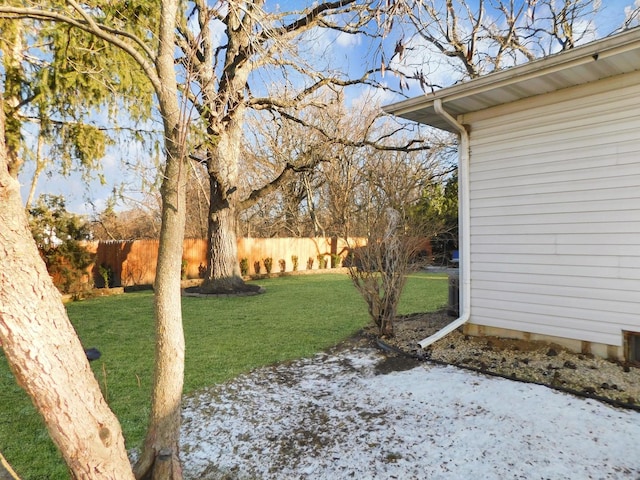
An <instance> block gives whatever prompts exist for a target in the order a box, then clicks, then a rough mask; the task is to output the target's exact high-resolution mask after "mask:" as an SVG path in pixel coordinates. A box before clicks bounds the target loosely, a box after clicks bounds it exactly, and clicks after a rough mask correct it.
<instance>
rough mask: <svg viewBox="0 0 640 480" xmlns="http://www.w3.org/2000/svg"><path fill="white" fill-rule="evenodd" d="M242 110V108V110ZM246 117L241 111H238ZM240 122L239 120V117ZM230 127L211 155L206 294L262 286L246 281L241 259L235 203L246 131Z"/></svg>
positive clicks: (243, 290) (246, 289)
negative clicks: (241, 269) (242, 143)
mask: <svg viewBox="0 0 640 480" xmlns="http://www.w3.org/2000/svg"><path fill="white" fill-rule="evenodd" d="M239 110H240V109H239ZM237 115H238V116H240V117H241V116H242V113H241V112H238V113H237ZM236 122H237V120H236ZM236 122H232V123H234V125H235V126H228V127H227V130H226V131H225V132H224V133H222V134H221V135H220V136H219V141H218V143H217V145H216V147H214V148H212V150H211V152H210V153H209V158H208V163H209V166H208V171H209V191H210V199H209V222H208V223H209V227H208V244H207V271H206V275H205V279H204V281H203V282H202V285H201V286H200V291H201V292H203V293H242V292H257V291H259V290H260V287H259V286H257V285H249V284H246V283H245V282H244V280H243V279H242V276H241V275H240V264H239V262H238V239H237V237H236V209H235V202H236V197H237V195H238V194H237V192H236V191H237V188H238V158H239V156H240V142H241V138H242V137H241V136H242V131H241V129H240V128H239V127H238V126H237V125H238V123H236Z"/></svg>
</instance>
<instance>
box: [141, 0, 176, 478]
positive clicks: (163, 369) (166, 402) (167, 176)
mask: <svg viewBox="0 0 640 480" xmlns="http://www.w3.org/2000/svg"><path fill="white" fill-rule="evenodd" d="M178 3H179V2H178V1H177V0H163V1H162V2H161V6H162V10H161V15H160V30H159V39H160V41H159V45H158V57H157V59H156V68H157V71H158V76H159V77H160V79H161V80H162V82H161V83H162V87H161V88H160V89H159V90H158V91H156V94H157V95H158V103H159V105H160V111H161V113H162V120H163V123H164V133H165V139H164V140H165V148H166V155H167V158H166V165H165V170H164V176H163V180H162V187H161V194H162V227H161V229H160V248H159V250H158V264H157V267H156V279H155V282H154V298H155V326H156V335H155V340H156V342H155V345H156V351H155V368H154V372H153V392H152V402H151V413H150V415H149V427H148V430H147V436H146V438H145V441H144V445H143V449H142V453H141V454H140V458H139V459H138V463H137V464H136V466H135V474H136V478H138V479H141V478H144V479H154V480H181V479H182V468H181V465H180V455H179V440H180V414H181V403H182V386H183V382H184V350H185V344H184V333H183V329H182V302H181V292H180V269H181V265H182V242H183V238H184V225H185V214H186V213H185V212H186V194H185V192H186V176H187V169H186V166H187V163H186V158H187V157H186V152H185V145H186V141H185V138H186V134H187V130H188V127H187V125H188V121H187V120H185V119H184V117H183V116H182V112H181V110H180V105H179V103H178V99H177V97H176V92H177V91H178V87H177V80H176V74H175V68H174V48H175V42H174V40H175V38H174V35H175V30H176V18H177V11H178Z"/></svg>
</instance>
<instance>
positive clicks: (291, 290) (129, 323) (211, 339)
mask: <svg viewBox="0 0 640 480" xmlns="http://www.w3.org/2000/svg"><path fill="white" fill-rule="evenodd" d="M258 283H259V284H260V285H263V286H264V287H266V289H267V292H266V293H265V294H263V295H257V296H252V297H237V298H183V303H182V306H183V321H184V331H185V337H186V348H187V351H186V366H185V367H186V369H185V387H184V390H185V393H189V392H192V391H194V390H197V389H199V388H202V387H205V386H208V385H213V384H216V383H220V382H224V381H227V380H230V379H232V378H234V377H235V376H237V375H239V374H241V373H243V372H247V371H250V370H252V369H254V368H257V367H260V366H264V365H270V364H273V363H276V362H281V361H285V360H290V359H294V358H300V357H305V356H310V355H313V354H314V353H316V352H318V351H321V350H323V349H326V348H328V347H331V346H333V345H335V344H337V343H339V342H340V341H342V340H344V339H345V338H347V337H349V336H350V335H352V334H354V333H355V332H357V331H358V330H360V329H361V328H362V327H363V326H364V325H366V324H367V323H368V322H369V318H368V316H367V311H366V305H365V303H364V300H362V298H360V296H359V294H358V293H357V291H356V290H355V288H354V287H353V286H352V284H351V280H350V279H349V278H348V276H346V275H343V274H323V275H300V276H287V277H280V278H273V279H265V280H260V281H259V282H258ZM446 299H447V280H446V276H444V275H433V274H422V273H421V274H414V275H411V276H410V278H409V279H408V281H407V285H406V288H405V291H404V293H403V296H402V300H401V303H400V307H399V314H409V313H415V312H427V311H433V310H437V309H438V308H441V307H442V306H443V305H444V304H445V302H446ZM67 310H68V312H69V317H70V319H71V321H72V322H73V324H74V326H75V328H76V330H77V332H78V335H79V337H80V339H81V340H82V343H83V344H84V345H85V347H87V348H88V347H96V348H98V349H99V350H100V351H101V352H102V358H101V359H100V360H97V361H95V362H92V364H91V366H92V367H93V370H94V373H95V375H96V378H97V379H98V382H99V383H100V386H101V387H102V391H103V393H104V394H105V396H106V398H107V401H108V402H109V405H110V406H111V408H112V409H113V411H114V412H115V414H116V415H117V416H118V418H119V419H120V423H121V424H122V428H123V431H124V435H125V438H126V440H127V447H128V448H131V447H135V446H138V445H139V444H140V443H141V441H142V439H143V437H144V433H145V429H146V422H147V416H148V413H149V402H150V391H151V375H152V371H153V350H154V344H153V343H154V340H153V336H154V333H153V295H152V293H151V292H150V291H145V292H137V293H127V294H125V295H120V296H113V297H101V298H95V299H91V300H85V301H81V302H75V303H71V304H69V305H68V306H67ZM0 452H2V453H3V454H4V455H5V457H6V458H7V460H8V461H9V462H10V463H11V464H12V465H13V467H14V468H15V469H16V471H17V473H18V474H19V475H20V476H21V478H22V479H23V480H29V479H34V480H35V479H38V480H44V479H66V478H68V474H67V471H66V468H65V466H64V464H63V462H62V460H61V458H60V456H59V454H58V453H57V450H56V448H55V447H54V446H53V443H52V442H51V441H50V439H49V436H48V434H47V432H46V430H45V428H44V426H43V424H42V421H41V420H40V417H39V416H38V414H37V413H36V412H35V410H34V408H33V406H32V405H31V403H30V401H29V400H28V398H27V397H26V394H25V393H24V392H23V391H22V390H21V389H20V388H19V387H18V386H17V385H16V383H15V380H14V378H13V375H12V374H11V372H10V371H9V368H8V366H7V363H6V360H5V358H4V355H2V354H0Z"/></svg>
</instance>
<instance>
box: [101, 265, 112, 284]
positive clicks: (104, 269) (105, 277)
mask: <svg viewBox="0 0 640 480" xmlns="http://www.w3.org/2000/svg"><path fill="white" fill-rule="evenodd" d="M98 274H99V275H100V278H101V279H102V286H103V287H104V288H109V287H112V286H113V269H112V268H111V267H110V266H109V265H106V264H104V263H103V264H102V265H100V266H99V267H98Z"/></svg>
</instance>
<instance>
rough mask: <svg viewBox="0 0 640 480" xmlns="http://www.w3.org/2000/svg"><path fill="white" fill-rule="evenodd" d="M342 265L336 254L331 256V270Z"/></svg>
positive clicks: (340, 258)
mask: <svg viewBox="0 0 640 480" xmlns="http://www.w3.org/2000/svg"><path fill="white" fill-rule="evenodd" d="M341 263H342V257H341V256H340V255H338V254H337V253H334V254H333V255H331V268H338V267H339V266H340V264H341Z"/></svg>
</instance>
